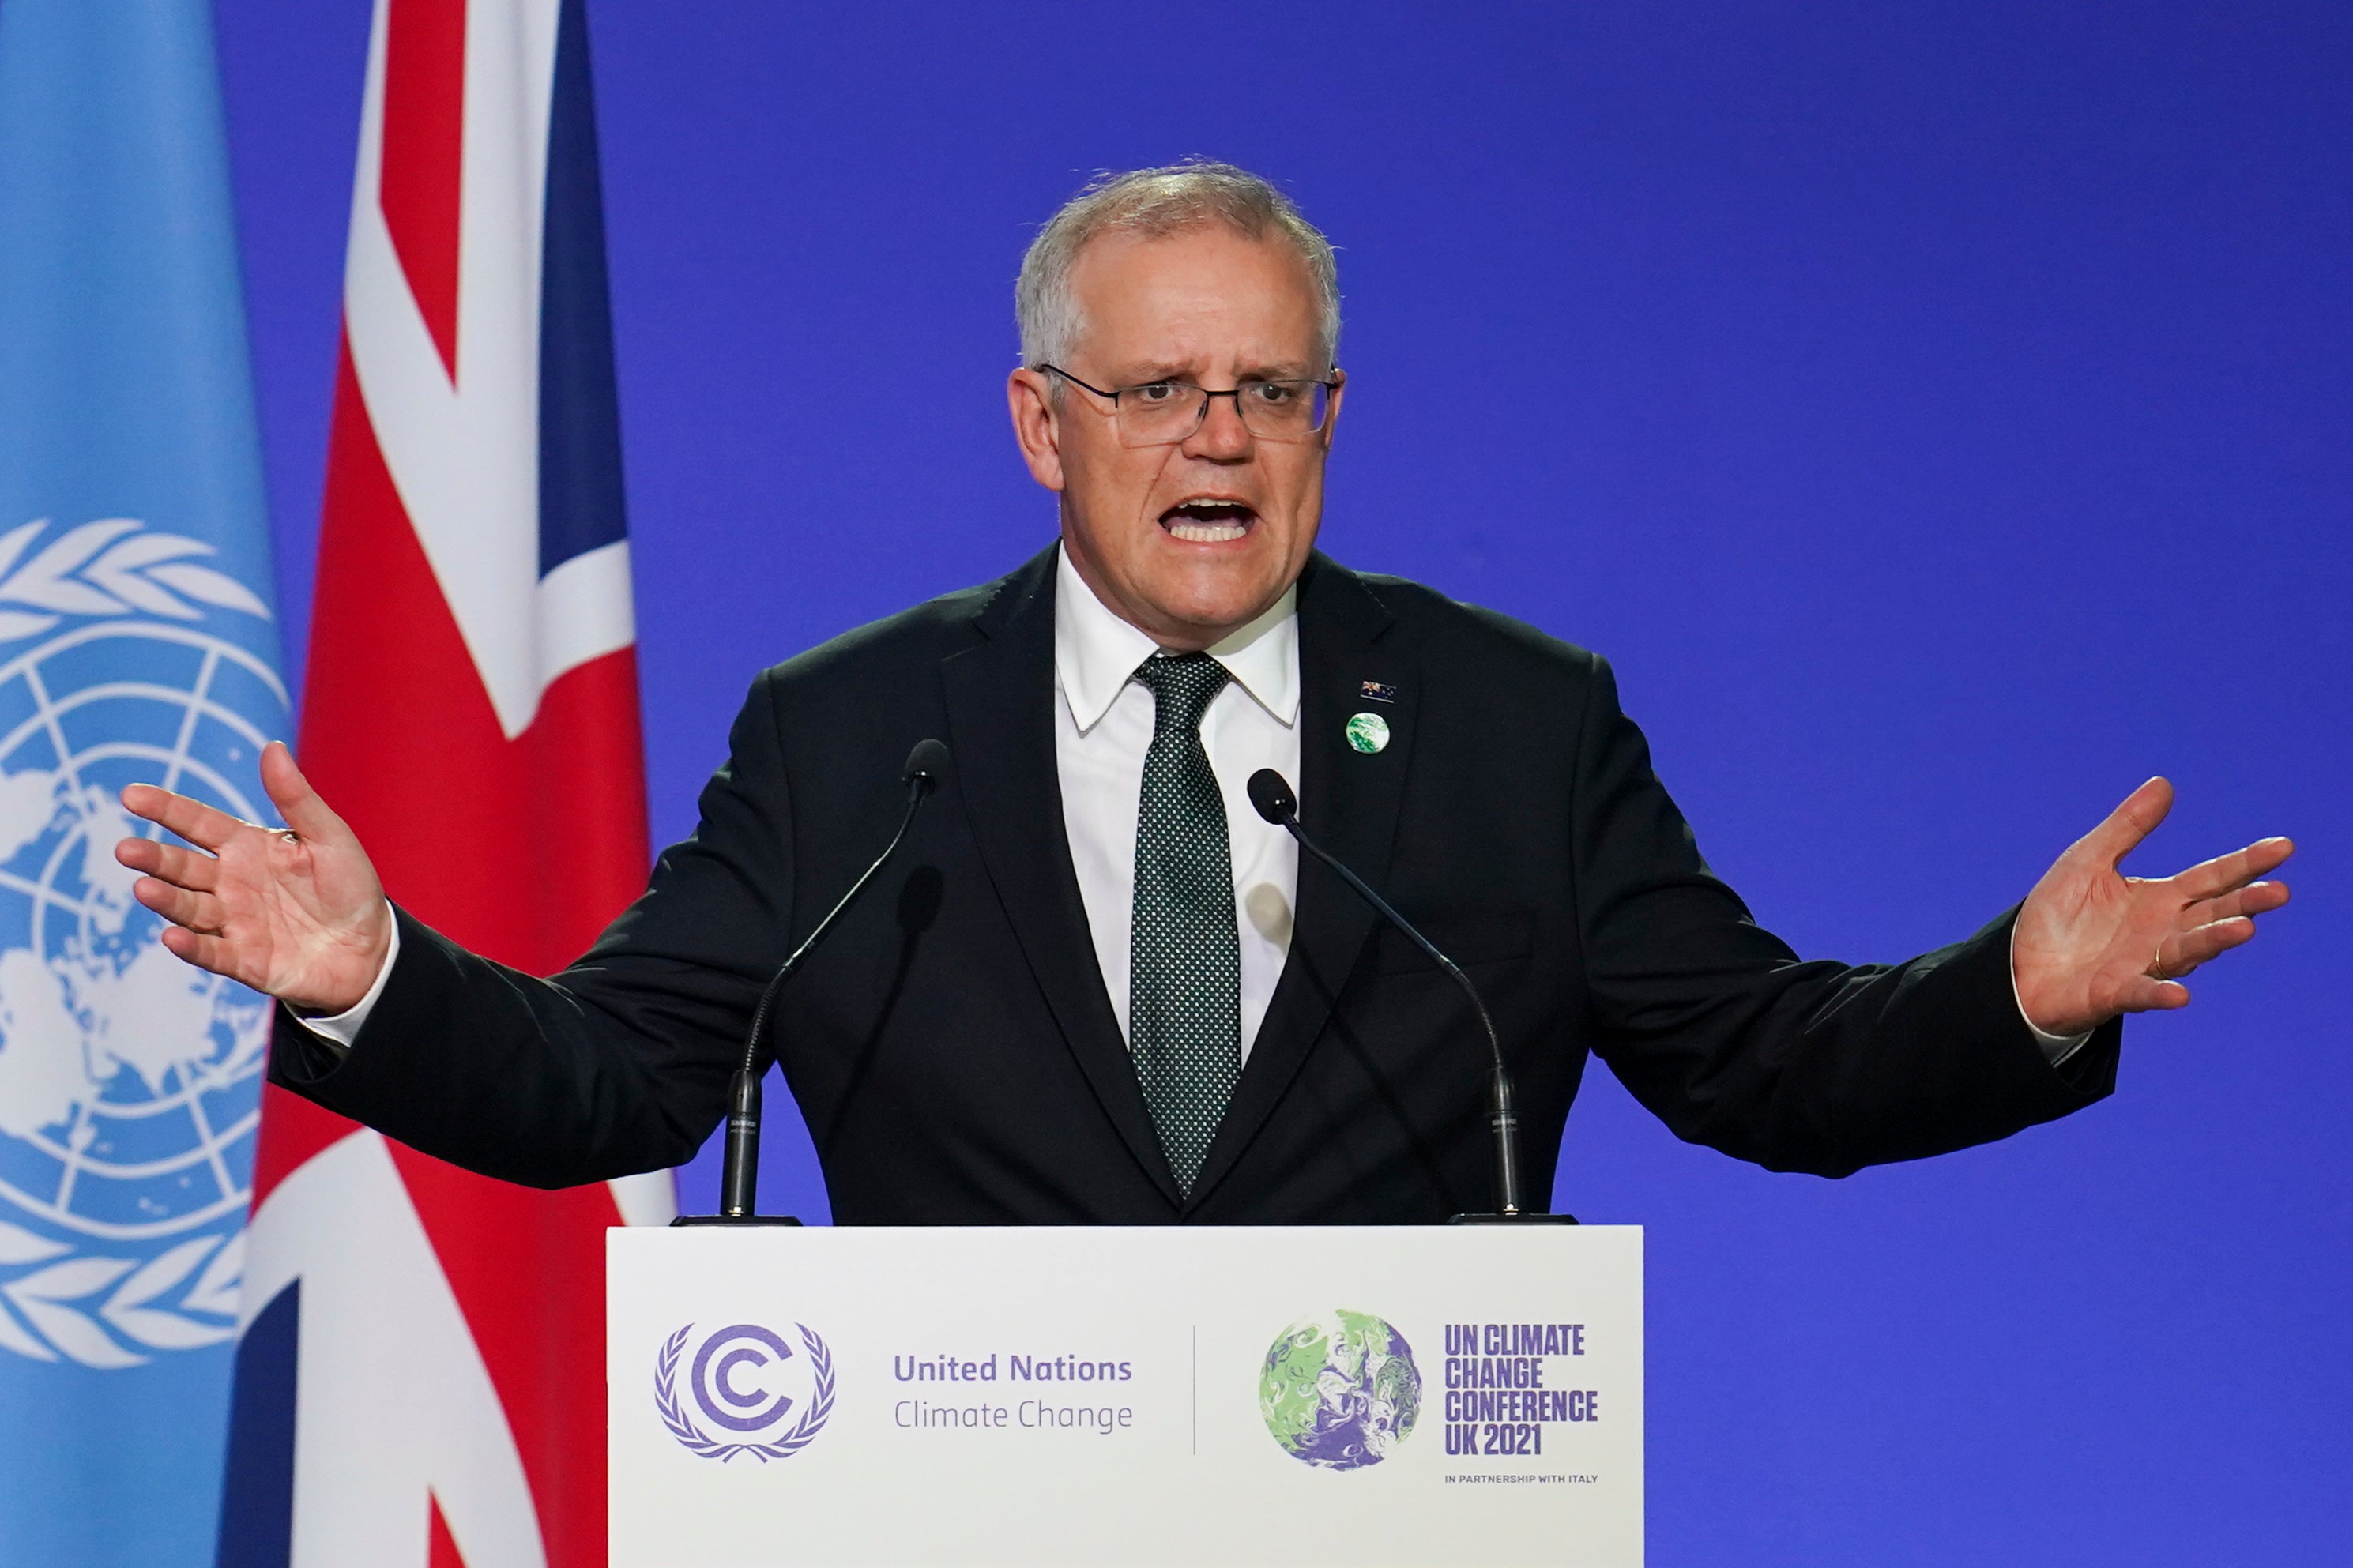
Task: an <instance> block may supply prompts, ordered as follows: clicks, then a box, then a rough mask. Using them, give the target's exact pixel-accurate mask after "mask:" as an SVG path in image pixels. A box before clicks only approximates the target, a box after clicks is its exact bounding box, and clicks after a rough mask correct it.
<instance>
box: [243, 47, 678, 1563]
mask: <svg viewBox="0 0 2353 1568" xmlns="http://www.w3.org/2000/svg"><path fill="white" fill-rule="evenodd" d="M587 46H588V39H587V28H586V18H585V16H583V13H582V0H376V4H375V19H374V24H373V28H372V32H371V37H370V41H369V47H368V66H367V79H366V89H365V94H364V103H363V109H362V119H361V131H360V147H359V164H358V171H357V175H356V179H355V182H354V188H353V198H352V221H351V234H350V239H349V242H348V245H349V248H348V251H347V255H346V259H345V272H344V290H343V353H342V356H341V363H340V367H339V370H338V374H337V380H336V386H335V404H334V422H333V428H332V437H331V440H330V447H329V457H328V472H327V488H326V502H325V518H324V522H323V526H322V534H321V542H320V553H319V566H318V587H317V595H316V598H315V600H314V606H313V611H312V622H311V626H312V630H311V651H310V664H309V671H308V680H307V683H306V689H305V691H304V700H303V705H302V719H301V761H302V765H303V768H304V770H305V772H306V773H308V774H309V776H310V778H311V781H312V783H314V784H316V785H317V786H318V788H319V790H320V792H321V794H322V795H323V796H324V797H325V798H326V799H327V800H328V801H329V802H331V803H332V805H333V806H334V807H335V809H336V810H337V811H338V812H340V813H341V814H342V815H343V817H344V818H345V820H347V821H348V822H349V823H350V824H351V825H352V826H353V829H354V830H356V831H357V833H358V834H359V836H360V839H361V841H362V842H363V843H364V845H366V847H367V848H368V850H369V852H370V854H371V855H372V856H373V858H375V864H376V868H377V869H378V871H379V872H380V873H381V875H382V876H383V879H384V882H385V888H386V889H387V890H388V891H389V892H390V893H391V895H392V897H393V898H394V900H396V901H397V902H399V903H400V904H401V905H402V907H403V908H405V909H407V910H411V911H412V912H414V913H415V914H416V915H417V917H418V918H419V919H421V920H423V921H426V922H427V924H429V925H432V926H434V927H436V928H438V930H440V931H444V932H446V933H448V935H449V936H450V937H452V938H453V939H455V940H457V941H458V942H463V943H464V944H466V945H467V946H469V947H470V948H472V949H474V950H475V951H477V952H482V953H484V954H487V955H488V956H490V957H492V958H495V959H498V960H501V961H502V962H504V963H510V964H513V965H515V966H517V967H519V968H522V969H525V970H530V971H533V972H534V973H548V972H552V971H554V970H555V969H558V968H561V967H562V966H563V965H564V964H565V963H568V962H569V961H570V960H571V959H573V958H574V957H575V956H576V955H577V954H578V953H579V952H581V951H582V950H584V949H585V948H586V946H587V945H588V943H589V942H590V941H591V940H592V939H593V938H594V937H595V936H596V933H597V931H599V930H601V929H602V927H603V926H604V925H605V923H606V922H607V921H609V920H610V919H611V918H612V917H613V916H614V915H615V914H617V913H618V912H619V910H621V909H622V907H623V906H624V905H626V904H627V903H628V901H629V900H630V899H632V898H633V897H635V896H636V894H637V893H638V890H639V889H641V887H642V886H643V882H644V878H645V873H646V866H647V859H648V847H647V837H646V808H645V784H644V763H643V757H642V753H641V749H640V748H641V742H640V738H639V729H638V695H637V665H636V654H635V630H634V626H633V621H632V613H631V606H630V590H629V546H628V537H627V533H626V531H625V529H624V526H623V516H622V500H621V473H620V458H619V430H618V419H617V410H616V405H615V397H614V384H613V365H612V334H611V321H610V311H609V309H608V305H607V295H606V281H605V241H604V218H603V213H602V205H601V198H600V195H599V187H598V179H597V165H596V126H595V120H594V115H593V111H592V106H591V98H590V83H589V67H588V47H587ZM359 1048H362V1049H364V1048H365V1042H364V1041H363V1043H362V1045H361V1047H359ZM256 1166H257V1168H256V1171H255V1175H254V1203H255V1209H254V1215H253V1222H252V1230H251V1238H252V1239H251V1243H250V1248H251V1250H250V1255H249V1257H248V1263H247V1273H246V1296H245V1310H244V1322H245V1327H244V1331H243V1341H242V1344H241V1347H240V1351H239V1357H238V1365H237V1391H236V1407H235V1412H234V1416H233V1424H232V1431H231V1436H230V1454H229V1478H228V1483H227V1506H226V1509H225V1512H224V1517H223V1524H222V1542H221V1558H220V1561H221V1563H222V1565H223V1568H248V1565H258V1564H264V1563H266V1564H269V1568H280V1565H283V1564H289V1563H294V1564H304V1563H315V1564H322V1565H323V1564H333V1565H334V1568H354V1565H360V1564H383V1565H385V1568H448V1565H454V1564H459V1563H464V1564H470V1565H471V1568H503V1565H508V1564H516V1565H544V1568H590V1565H594V1564H601V1563H603V1562H604V1560H605V1418H604V1393H605V1390H604V1379H603V1376H602V1371H601V1369H602V1366H603V1361H604V1289H603V1253H604V1240H603V1232H604V1230H605V1228H606V1227H607V1226H612V1225H616V1224H620V1223H624V1222H638V1223H645V1222H654V1223H658V1222H659V1221H662V1220H666V1219H668V1218H669V1217H670V1210H671V1202H672V1200H671V1196H670V1180H669V1178H668V1176H667V1175H662V1176H657V1177H653V1178H635V1179H634V1180H633V1181H632V1182H626V1183H614V1184H606V1185H598V1186H591V1187H585V1188H576V1189H574V1190H571V1191H568V1192H562V1193H552V1194H551V1193H538V1192H531V1191H526V1190H524V1189H522V1188H520V1187H513V1186H509V1185H506V1184H501V1183H498V1182H493V1181H490V1180H487V1179H485V1178H482V1177H479V1176H474V1175H470V1174H468V1173H464V1172H461V1171H459V1170H456V1169H454V1168H452V1167H450V1166H448V1165H445V1164H442V1163H438V1162H437V1161H434V1160H430V1159H427V1158H426V1157H425V1156H423V1155H421V1154H418V1153H417V1152H414V1151H412V1150H409V1149H406V1148H403V1147H401V1146H400V1145H398V1144H396V1143H393V1142H389V1141H387V1140H385V1139H384V1138H383V1137H381V1136H379V1135H378V1134H376V1133H375V1132H371V1131H364V1130H363V1129H361V1128H359V1127H357V1126H355V1125H354V1124H353V1123H351V1122H349V1121H343V1120H342V1119H341V1118H338V1117H336V1116H333V1115H332V1114H330V1113H328V1112H326V1111H324V1110H320V1109H318V1108H317V1107H315V1106H313V1105H311V1104H310V1103H308V1102H307V1101H304V1100H300V1099H298V1098H296V1097H295V1096H293V1095H290V1094H288V1093H286V1092H284V1091H282V1090H279V1089H270V1090H269V1091H268V1094H267V1096H266V1098H265V1100H264V1105H263V1113H262V1128H261V1141H260V1148H259V1154H258V1156H257V1161H256Z"/></svg>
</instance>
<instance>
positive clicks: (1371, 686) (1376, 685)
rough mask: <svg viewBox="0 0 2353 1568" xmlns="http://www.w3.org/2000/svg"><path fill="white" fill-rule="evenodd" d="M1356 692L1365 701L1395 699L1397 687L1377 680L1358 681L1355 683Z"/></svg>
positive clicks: (1389, 700) (1390, 700)
mask: <svg viewBox="0 0 2353 1568" xmlns="http://www.w3.org/2000/svg"><path fill="white" fill-rule="evenodd" d="M1356 694H1357V695H1358V696H1359V697H1362V698H1363V699H1364V700H1366V701H1367V702H1394V701H1396V700H1397V688H1396V687H1394V686H1390V685H1388V684H1387V683H1385V682H1382V681H1378V680H1366V681H1359V682H1358V683H1357V685H1356Z"/></svg>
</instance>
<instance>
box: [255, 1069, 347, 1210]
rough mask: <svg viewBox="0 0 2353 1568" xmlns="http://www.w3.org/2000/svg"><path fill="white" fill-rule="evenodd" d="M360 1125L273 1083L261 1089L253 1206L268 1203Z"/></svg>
mask: <svg viewBox="0 0 2353 1568" xmlns="http://www.w3.org/2000/svg"><path fill="white" fill-rule="evenodd" d="M359 1130H360V1124H359V1123H358V1122H356V1121H349V1120H347V1119H345V1118H343V1117H341V1116H338V1115H336V1114H335V1113H334V1112H333V1111H332V1110H327V1109H326V1108H325V1107H324V1106H319V1105H313V1104H311V1102H310V1101H309V1100H305V1099H303V1098H302V1097H301V1095H299V1094H295V1093H292V1092H290V1091H289V1090H287V1089H280V1088H279V1087H278V1086H277V1085H276V1084H274V1083H265V1084H263V1085H262V1086H261V1136H260V1141H259V1147H258V1148H257V1149H256V1150H255V1151H254V1155H253V1206H254V1207H255V1208H257V1209H259V1207H261V1205H263V1204H265V1203H267V1202H268V1201H269V1194H271V1193H273V1192H276V1191H277V1190H278V1184H279V1183H280V1182H282V1181H284V1180H285V1179H286V1178H287V1177H289V1176H290V1175H292V1174H293V1173H295V1172H296V1171H297V1170H299V1169H301V1165H302V1163H303V1162H304V1161H306V1160H308V1159H310V1158H311V1155H313V1154H316V1153H318V1152H320V1151H321V1150H322V1149H324V1148H326V1147H327V1146H328V1145H329V1144H331V1143H340V1142H343V1140H344V1139H346V1138H348V1137H350V1136H351V1135H352V1134H353V1133H354V1132H356V1131H359Z"/></svg>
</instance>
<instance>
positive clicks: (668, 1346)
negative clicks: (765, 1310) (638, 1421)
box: [654, 1323, 833, 1465]
mask: <svg viewBox="0 0 2353 1568" xmlns="http://www.w3.org/2000/svg"><path fill="white" fill-rule="evenodd" d="M793 1327H794V1328H796V1329H797V1330H798V1331H800V1336H801V1343H802V1344H803V1345H805V1346H806V1347H807V1350H808V1355H809V1365H810V1367H811V1369H812V1370H813V1371H814V1372H815V1373H816V1374H817V1387H816V1390H815V1392H814V1394H812V1396H811V1397H810V1400H809V1405H808V1408H807V1410H804V1411H803V1412H801V1418H800V1420H799V1421H798V1422H797V1423H795V1425H794V1426H793V1429H792V1430H791V1431H789V1432H786V1434H785V1435H784V1436H781V1437H779V1438H777V1439H776V1441H775V1442H773V1443H723V1442H719V1441H717V1440H715V1439H713V1438H712V1437H709V1436H704V1434H703V1433H702V1429H701V1428H699V1427H698V1426H695V1425H694V1423H693V1421H692V1420H691V1418H690V1417H689V1416H688V1415H687V1414H686V1411H685V1409H684V1408H683V1407H682V1406H681V1405H680V1403H679V1397H678V1387H677V1383H678V1358H679V1357H680V1356H681V1354H683V1353H684V1352H685V1350H686V1340H687V1336H688V1335H689V1334H691V1333H692V1332H693V1331H694V1325H693V1324H692V1323H689V1324H687V1325H686V1327H684V1328H682V1329H681V1330H679V1331H678V1332H676V1333H674V1334H672V1335H670V1338H669V1339H667V1340H665V1341H663V1342H662V1348H661V1350H660V1352H659V1353H657V1354H656V1355H655V1357H654V1410H655V1412H656V1413H657V1414H659V1415H660V1416H661V1424H662V1426H664V1427H666V1428H668V1429H669V1432H670V1436H673V1437H675V1438H677V1439H678V1440H679V1442H680V1443H681V1445H682V1446H683V1447H687V1448H689V1449H691V1450H692V1451H693V1452H695V1453H697V1454H700V1455H702V1457H703V1458H706V1459H717V1460H719V1461H720V1462H721V1463H723V1464H724V1463H725V1462H726V1461H727V1460H729V1459H732V1458H734V1457H735V1456H736V1455H738V1454H749V1455H751V1456H752V1457H753V1458H755V1459H758V1460H759V1461H760V1462H761V1463H762V1464H764V1465H765V1464H766V1463H767V1462H768V1461H769V1460H770V1459H784V1458H791V1457H792V1456H793V1455H795V1454H797V1453H799V1452H800V1451H801V1450H802V1449H803V1448H806V1447H808V1445H809V1441H810V1439H812V1438H814V1437H815V1436H817V1435H818V1433H819V1432H822V1431H823V1430H825V1423H826V1420H827V1418H828V1416H830V1415H832V1414H833V1352H831V1351H829V1350H828V1349H827V1348H826V1343H825V1342H824V1341H823V1340H821V1339H819V1338H818V1336H817V1334H816V1333H815V1332H814V1331H811V1330H810V1328H809V1327H808V1325H807V1324H806V1323H795V1324H794V1325H793Z"/></svg>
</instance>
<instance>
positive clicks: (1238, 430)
mask: <svg viewBox="0 0 2353 1568" xmlns="http://www.w3.org/2000/svg"><path fill="white" fill-rule="evenodd" d="M1252 440H1253V438H1252V437H1251V436H1250V426H1247V425H1244V424H1243V423H1242V416H1241V410H1240V408H1239V407H1238V406H1236V404H1235V400H1234V399H1233V398H1232V397H1230V396H1228V397H1212V398H1210V399H1209V405H1208V407H1207V408H1205V409H1203V410H1202V411H1201V423H1200V424H1198V425H1197V426H1194V428H1193V434H1192V436H1191V437H1189V438H1187V441H1186V443H1185V455H1186V456H1187V457H1188V458H1210V459H1212V460H1215V461H1218V462H1227V463H1230V462H1235V461H1238V460H1240V458H1247V457H1249V456H1250V447H1251V445H1252Z"/></svg>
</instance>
